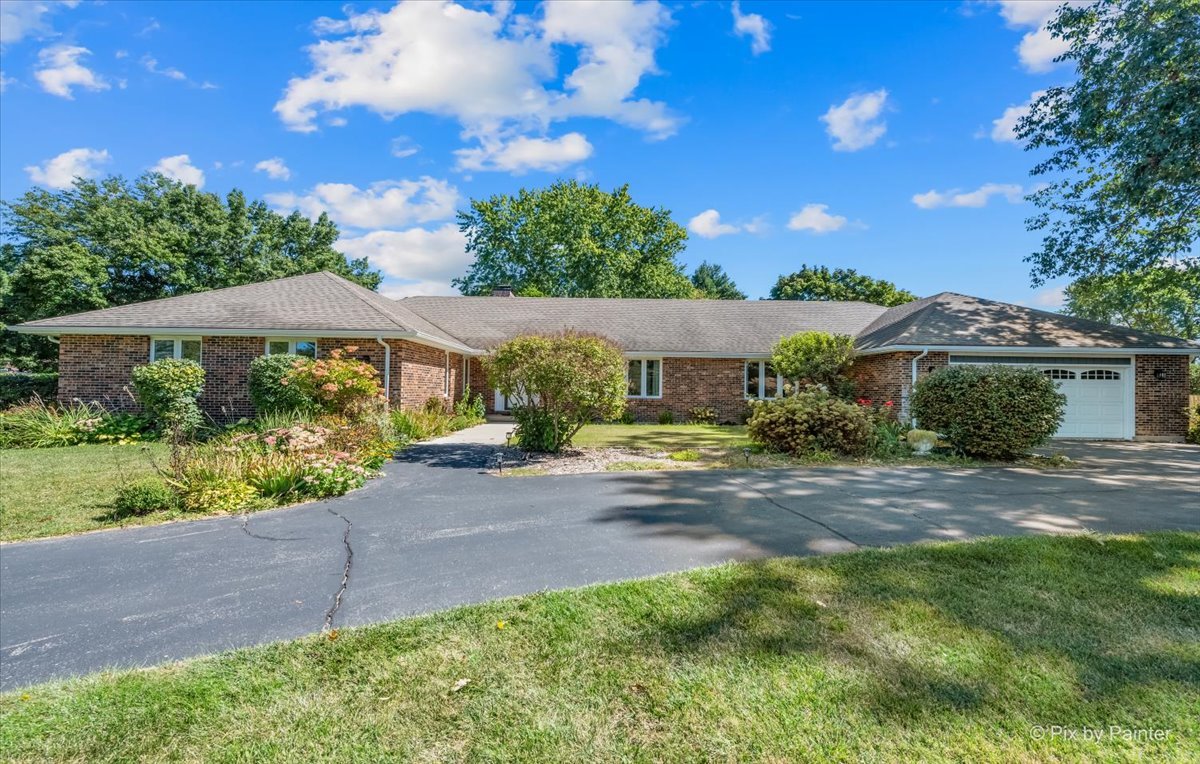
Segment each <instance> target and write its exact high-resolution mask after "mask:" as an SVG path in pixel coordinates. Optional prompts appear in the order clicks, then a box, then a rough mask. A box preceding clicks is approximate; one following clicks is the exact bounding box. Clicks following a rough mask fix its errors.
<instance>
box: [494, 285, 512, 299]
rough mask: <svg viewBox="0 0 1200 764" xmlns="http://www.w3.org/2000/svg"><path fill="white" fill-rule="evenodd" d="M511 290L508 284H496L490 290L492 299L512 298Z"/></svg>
mask: <svg viewBox="0 0 1200 764" xmlns="http://www.w3.org/2000/svg"><path fill="white" fill-rule="evenodd" d="M512 296H513V288H512V287H511V286H509V285H508V284H497V285H496V286H495V287H494V288H493V289H492V297H512Z"/></svg>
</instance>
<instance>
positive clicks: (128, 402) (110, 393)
mask: <svg viewBox="0 0 1200 764" xmlns="http://www.w3.org/2000/svg"><path fill="white" fill-rule="evenodd" d="M149 362H150V338H149V337H127V336H119V335H100V334H92V335H64V336H62V337H60V338H59V343H58V373H59V377H58V400H59V401H61V402H63V403H70V402H73V401H76V400H79V401H83V402H85V403H97V404H99V405H101V406H104V407H105V408H107V409H109V410H110V411H136V410H138V409H139V408H141V407H140V406H139V405H138V404H137V401H136V400H135V399H134V397H133V387H132V385H131V384H130V378H131V376H132V374H133V367H134V366H141V365H142V364H146V363H149Z"/></svg>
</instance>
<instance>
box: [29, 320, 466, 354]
mask: <svg viewBox="0 0 1200 764" xmlns="http://www.w3.org/2000/svg"><path fill="white" fill-rule="evenodd" d="M8 328H10V329H12V330H13V331H15V332H19V333H21V334H40V335H46V336H52V337H61V336H63V335H64V334H74V335H96V334H112V335H121V336H129V335H134V336H144V337H149V336H154V337H163V338H167V337H276V338H279V339H288V338H299V339H319V338H321V337H333V338H338V339H341V338H345V339H366V340H370V339H374V338H376V337H383V338H384V339H392V340H410V341H412V342H417V343H420V344H422V345H431V346H433V347H436V348H439V349H441V350H451V351H453V352H455V353H462V354H463V355H483V351H480V350H476V349H475V348H471V347H467V346H466V345H456V344H453V343H450V342H446V341H445V340H442V339H439V338H437V337H433V336H431V335H428V334H425V333H424V332H418V331H390V332H378V331H369V330H361V329H360V330H351V329H213V328H208V329H205V328H200V327H193V326H172V327H144V326H132V327H131V326H55V327H49V326H10V327H8Z"/></svg>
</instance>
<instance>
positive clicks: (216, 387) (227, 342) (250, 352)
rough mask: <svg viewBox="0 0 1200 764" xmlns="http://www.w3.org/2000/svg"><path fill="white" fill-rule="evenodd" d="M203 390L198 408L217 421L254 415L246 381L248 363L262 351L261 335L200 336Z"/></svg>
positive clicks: (264, 340)
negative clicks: (201, 337)
mask: <svg viewBox="0 0 1200 764" xmlns="http://www.w3.org/2000/svg"><path fill="white" fill-rule="evenodd" d="M200 348H201V349H200V365H201V366H203V367H204V392H203V393H201V394H200V408H201V409H203V410H204V412H205V413H206V414H208V415H209V416H210V417H212V418H213V419H216V420H217V421H219V422H229V421H233V420H235V419H238V418H239V417H251V416H254V406H252V405H251V404H250V387H249V383H248V381H247V379H248V375H249V373H250V362H251V361H253V360H254V359H255V358H258V357H259V356H260V355H262V354H263V353H264V352H265V348H266V339H265V338H264V337H204V338H203V340H202V344H201V346H200Z"/></svg>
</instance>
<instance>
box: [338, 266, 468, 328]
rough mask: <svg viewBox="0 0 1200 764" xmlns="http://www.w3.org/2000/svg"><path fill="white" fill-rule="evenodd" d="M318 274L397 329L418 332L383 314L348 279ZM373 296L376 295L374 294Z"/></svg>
mask: <svg viewBox="0 0 1200 764" xmlns="http://www.w3.org/2000/svg"><path fill="white" fill-rule="evenodd" d="M318 272H319V273H322V274H324V275H325V276H328V277H329V278H330V280H331V281H333V283H335V284H337V285H338V286H340V287H341V288H342V289H344V290H346V291H347V292H348V293H350V294H352V295H354V297H356V298H357V299H358V300H359V301H360V302H362V303H363V304H364V305H366V306H367V307H368V308H370V309H371V310H373V311H375V312H376V313H378V314H379V315H381V316H383V317H384V318H386V319H387V320H388V321H391V322H392V323H393V324H395V325H396V327H397V328H399V329H403V330H405V331H416V330H415V329H414V328H412V327H408V326H405V325H404V324H402V323H400V322H399V321H397V320H396V318H395V317H394V316H391V315H389V314H387V313H385V312H383V311H382V310H380V309H379V306H378V305H374V304H372V303H371V302H370V301H369V300H367V298H366V297H363V296H362V295H361V294H359V293H358V292H357V291H356V290H354V289H351V288H350V286H351V283H352V282H350V281H348V280H347V279H344V278H342V277H341V276H338V275H337V274H336V273H331V272H329V271H318ZM363 289H366V287H363ZM372 294H374V293H372ZM384 299H387V298H386V297H385V298H384ZM450 336H451V337H453V336H454V335H453V334H451V335H450ZM455 339H457V338H455Z"/></svg>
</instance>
